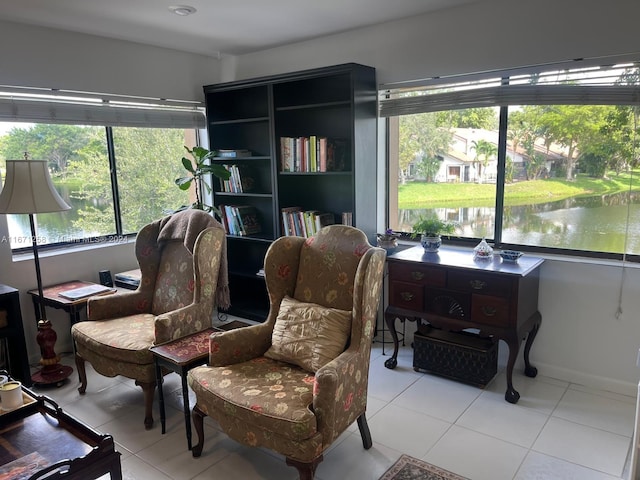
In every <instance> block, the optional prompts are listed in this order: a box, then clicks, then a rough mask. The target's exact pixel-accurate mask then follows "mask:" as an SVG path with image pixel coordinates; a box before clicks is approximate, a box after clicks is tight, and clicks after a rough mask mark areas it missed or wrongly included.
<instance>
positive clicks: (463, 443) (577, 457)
mask: <svg viewBox="0 0 640 480" xmlns="http://www.w3.org/2000/svg"><path fill="white" fill-rule="evenodd" d="M385 350H386V356H383V355H382V348H381V344H379V343H376V344H374V345H373V349H372V356H371V369H370V375H369V403H368V410H367V418H368V420H369V426H370V429H371V434H372V437H373V442H374V443H373V447H372V448H371V449H370V450H364V449H363V448H362V443H361V440H360V435H359V433H358V429H357V427H356V426H355V425H353V426H351V427H350V429H349V430H348V431H347V432H345V433H344V434H343V435H342V436H341V437H340V438H339V439H338V440H337V441H336V442H335V443H334V445H333V446H332V447H331V448H330V450H329V451H328V452H327V453H326V454H325V458H324V461H323V462H322V463H321V464H320V465H319V467H318V470H317V472H316V479H317V480H341V479H349V480H375V479H378V478H379V477H380V476H381V475H382V474H383V473H384V472H385V471H386V470H387V468H389V467H390V466H391V465H392V464H393V462H395V461H396V460H397V459H398V457H399V456H400V455H401V453H407V454H409V455H412V456H414V457H417V458H421V459H423V460H426V461H428V462H430V463H433V464H435V465H438V466H440V467H443V468H446V469H448V470H451V471H453V472H456V473H458V474H460V475H463V476H466V477H468V478H470V479H473V480H512V479H517V480H527V479H562V480H570V479H575V480H596V479H598V480H604V479H620V478H624V479H626V478H627V477H628V469H629V467H628V456H629V450H630V444H631V438H632V436H633V424H634V418H635V398H633V397H627V396H623V395H618V394H614V393H610V392H604V391H594V390H591V389H589V388H585V387H582V386H579V385H574V384H568V383H566V382H561V381H558V380H554V379H552V378H546V377H544V375H542V374H539V375H538V377H536V378H534V379H532V378H528V377H525V376H524V375H523V374H521V373H520V372H518V373H517V374H515V372H514V386H515V388H516V389H517V390H518V391H519V392H520V394H521V399H520V401H519V402H518V404H516V405H511V404H509V403H506V402H505V401H504V391H505V388H506V380H505V374H504V366H503V365H501V366H500V367H499V372H498V375H497V376H496V377H495V378H494V379H493V380H492V382H491V383H490V384H489V385H488V386H487V387H486V388H485V389H484V390H482V389H479V388H476V387H473V386H468V385H465V384H462V383H458V382H455V381H451V380H446V379H443V378H440V377H437V376H432V375H429V374H424V373H417V372H415V371H414V370H413V368H412V355H413V352H412V350H411V348H410V347H409V346H406V347H402V348H401V350H400V355H399V357H398V366H397V367H396V369H395V370H388V369H387V368H385V367H384V361H385V360H386V359H387V358H389V353H390V348H389V346H387V348H386V349H385ZM501 357H503V355H501ZM63 362H64V363H65V364H69V365H72V366H74V364H73V359H72V357H71V355H65V356H63ZM501 363H502V362H501ZM87 373H88V376H89V381H88V387H87V393H86V395H84V396H80V395H79V394H78V393H77V391H76V388H77V372H75V371H74V373H73V375H72V377H70V379H69V380H68V381H67V382H66V384H65V385H63V386H62V387H60V388H39V389H38V388H36V390H37V391H39V392H41V393H44V394H46V395H49V396H50V397H52V398H53V399H55V400H56V401H57V402H58V403H59V404H60V406H62V407H63V409H64V410H65V411H67V412H69V413H70V414H72V415H74V416H76V417H78V418H79V419H81V420H83V421H85V422H87V423H88V424H89V425H91V426H93V427H94V428H96V429H97V430H99V431H103V432H108V433H111V434H112V435H113V437H114V439H115V441H116V443H117V446H118V449H119V451H120V452H121V453H122V467H123V473H124V477H125V479H127V480H134V479H135V480H164V479H179V480H188V479H193V480H205V479H214V478H215V479H225V480H233V479H242V480H252V479H274V480H276V479H277V480H288V479H291V480H294V479H296V478H297V474H296V471H295V469H293V468H291V467H287V466H286V465H285V463H284V461H283V458H282V457H281V456H279V455H277V454H275V453H273V452H270V451H267V450H263V449H255V448H254V449H251V448H247V447H243V446H241V445H239V444H237V443H235V442H234V441H232V440H230V439H229V438H227V437H226V436H225V435H224V434H222V433H220V432H219V431H218V430H217V429H216V427H215V424H214V422H213V421H211V420H210V419H206V421H205V447H204V451H203V453H202V456H201V457H200V458H192V456H191V453H190V452H189V451H188V450H187V443H186V436H185V428H184V416H183V412H182V395H181V386H180V379H179V377H178V375H176V374H170V375H168V376H167V377H166V379H165V386H164V392H165V398H166V399H167V400H166V401H167V417H168V418H167V433H166V434H164V435H162V434H161V433H160V419H159V414H158V410H157V406H156V411H155V413H154V417H155V420H156V423H155V424H154V427H153V429H151V430H149V431H146V430H145V429H144V426H143V423H142V419H143V416H144V415H143V407H142V391H141V389H140V388H139V387H136V386H135V385H134V384H133V381H131V380H128V379H126V378H123V377H117V378H115V379H111V378H105V377H102V376H100V375H98V374H96V373H95V372H94V371H93V370H92V369H91V367H90V366H88V368H87ZM190 401H191V406H193V403H194V401H195V397H194V395H193V394H191V400H190ZM195 441H197V438H196V435H195V433H194V443H195ZM105 478H106V477H105Z"/></svg>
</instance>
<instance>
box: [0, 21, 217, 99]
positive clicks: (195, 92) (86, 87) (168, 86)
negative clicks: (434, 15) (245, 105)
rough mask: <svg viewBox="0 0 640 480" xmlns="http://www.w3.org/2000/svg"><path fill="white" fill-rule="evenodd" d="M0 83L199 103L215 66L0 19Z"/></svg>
mask: <svg viewBox="0 0 640 480" xmlns="http://www.w3.org/2000/svg"><path fill="white" fill-rule="evenodd" d="M0 45H3V48H2V68H0V85H18V86H23V87H43V88H60V89H67V90H79V91H86V92H99V93H111V94H122V95H139V96H145V97H154V98H169V99H176V100H200V101H203V100H204V93H203V90H202V86H203V85H206V84H209V83H213V82H215V81H218V79H219V76H220V62H219V61H218V60H216V59H214V58H210V57H205V56H202V55H195V54H188V53H184V52H179V51H177V50H169V49H166V48H159V47H152V46H147V45H141V44H137V43H132V42H125V41H121V40H111V39H106V38H102V37H97V36H91V35H82V34H77V33H72V32H64V31H61V30H55V29H49V28H41V27H33V26H28V25H18V24H15V23H10V22H4V21H0Z"/></svg>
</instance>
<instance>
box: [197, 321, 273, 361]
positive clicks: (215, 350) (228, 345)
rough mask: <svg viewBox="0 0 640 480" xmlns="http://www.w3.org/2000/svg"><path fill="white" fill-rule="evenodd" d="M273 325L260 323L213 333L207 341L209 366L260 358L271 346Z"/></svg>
mask: <svg viewBox="0 0 640 480" xmlns="http://www.w3.org/2000/svg"><path fill="white" fill-rule="evenodd" d="M272 330H273V325H269V323H268V322H267V323H261V324H259V325H251V326H250V327H242V328H236V329H234V330H229V331H227V332H219V333H213V334H212V335H211V337H210V339H209V365H210V366H212V367H222V366H224V365H233V364H234V363H241V362H246V361H248V360H251V359H252V358H257V357H260V356H262V355H263V354H264V352H266V351H267V350H268V349H269V347H270V346H271V332H272Z"/></svg>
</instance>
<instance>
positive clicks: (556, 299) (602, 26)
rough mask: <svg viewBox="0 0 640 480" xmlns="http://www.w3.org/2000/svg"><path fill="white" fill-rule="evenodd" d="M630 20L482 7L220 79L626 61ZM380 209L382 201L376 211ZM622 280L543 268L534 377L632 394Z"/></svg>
mask: <svg viewBox="0 0 640 480" xmlns="http://www.w3.org/2000/svg"><path fill="white" fill-rule="evenodd" d="M639 15H640V2H631V1H612V2H602V1H600V0H569V1H567V0H564V1H557V0H537V1H535V2H522V1H519V2H516V1H512V0H504V1H489V2H486V1H483V2H480V3H477V4H474V5H469V6H463V7H459V8H454V9H449V10H445V11H442V12H438V13H435V14H432V15H425V16H419V17H413V18H410V19H406V20H402V21H396V22H390V23H387V24H385V25H381V26H376V27H369V28H364V29H360V30H356V31H351V32H346V33H342V34H339V35H333V36H330V37H325V38H320V39H315V40H312V41H308V42H302V43H298V44H293V45H288V46H283V47H279V48H275V49H271V50H265V51H262V52H257V53H253V54H249V55H244V56H240V57H238V58H236V60H235V62H233V63H229V64H228V65H225V66H224V67H223V69H227V70H225V71H224V72H223V75H224V77H225V79H226V80H230V79H231V77H235V78H236V79H241V78H250V77H254V76H263V75H270V74H276V73H281V72H287V71H295V70H303V69H308V68H316V67H321V66H326V65H332V64H339V63H346V62H357V63H363V64H366V65H371V66H374V67H376V69H377V73H378V82H379V83H380V84H384V83H391V82H398V81H410V80H416V79H420V78H429V77H432V76H444V75H454V74H465V73H473V72H482V71H487V70H493V69H503V68H517V67H523V66H526V65H534V64H542V63H553V62H561V61H566V60H568V59H575V58H590V57H601V56H608V55H626V54H628V53H630V52H638V51H640V44H638V41H637V25H636V23H637V18H638V17H639ZM604 19H606V21H605V20H604ZM634 58H636V59H640V54H637V55H635V57H634ZM228 69H232V70H228ZM379 131H380V132H384V129H383V128H380V129H379ZM383 152H384V148H379V153H380V154H379V159H378V163H379V172H380V174H379V182H378V185H379V192H381V195H380V197H382V196H383V195H382V194H383V193H384V192H385V191H386V186H385V182H384V178H385V176H386V172H385V171H384V161H385V160H384V156H383ZM384 208H385V200H384V199H382V200H381V202H380V203H379V211H380V212H384ZM380 224H381V227H380V228H384V223H383V221H381V222H380ZM622 275H623V271H622V268H621V266H620V264H615V263H614V264H599V263H586V262H575V261H572V260H569V261H567V260H566V259H562V258H557V257H556V258H552V259H548V260H547V261H546V263H545V264H544V265H543V267H542V271H541V286H540V297H539V307H540V311H541V313H542V316H543V322H542V327H541V329H540V332H539V333H538V336H537V339H536V341H535V342H534V344H533V348H532V351H531V359H532V362H533V364H534V365H535V366H537V367H538V369H539V373H540V374H541V375H547V376H551V377H555V378H559V379H564V380H567V381H572V382H576V383H581V384H585V385H591V386H595V387H599V388H605V389H610V390H613V391H617V392H621V393H626V394H628V395H634V396H635V394H636V392H637V389H636V385H637V383H638V375H639V373H640V370H638V368H637V367H636V357H637V354H638V347H639V346H640V318H638V314H637V312H640V269H637V268H630V269H627V270H626V273H625V276H626V279H625V284H624V285H625V287H624V291H623V295H622V311H623V315H622V316H621V317H620V318H616V316H615V312H616V310H617V308H618V298H619V288H620V283H621V276H622Z"/></svg>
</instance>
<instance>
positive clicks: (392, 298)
mask: <svg viewBox="0 0 640 480" xmlns="http://www.w3.org/2000/svg"><path fill="white" fill-rule="evenodd" d="M423 290H424V287H422V285H417V284H415V283H408V282H397V281H392V282H391V284H390V286H389V304H390V305H393V306H395V307H400V308H407V309H409V310H422V307H423V304H424V291H423Z"/></svg>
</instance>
